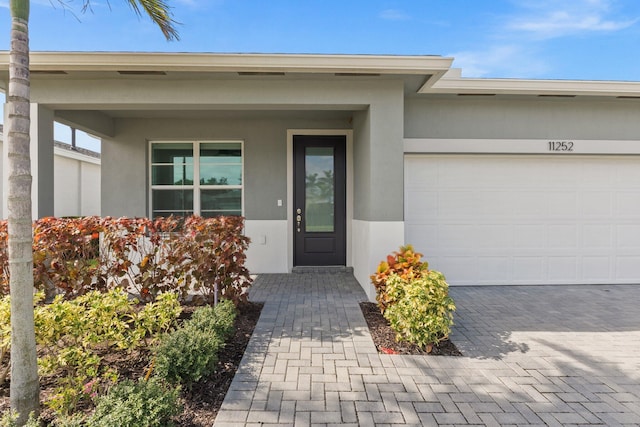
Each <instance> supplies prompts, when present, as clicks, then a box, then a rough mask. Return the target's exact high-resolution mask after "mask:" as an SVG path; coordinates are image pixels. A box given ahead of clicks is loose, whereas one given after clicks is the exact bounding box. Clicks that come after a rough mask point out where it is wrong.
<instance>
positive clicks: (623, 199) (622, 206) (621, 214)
mask: <svg viewBox="0 0 640 427" xmlns="http://www.w3.org/2000/svg"><path fill="white" fill-rule="evenodd" d="M615 197H616V211H615V215H616V216H617V217H618V218H632V217H637V215H638V212H640V197H639V194H638V192H630V191H619V192H617V193H616V195H615Z"/></svg>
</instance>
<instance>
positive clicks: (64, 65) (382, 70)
mask: <svg viewBox="0 0 640 427" xmlns="http://www.w3.org/2000/svg"><path fill="white" fill-rule="evenodd" d="M452 62H453V58H445V57H441V56H429V55H425V56H400V55H398V56H394V55H326V54H322V55H316V54H229V53H160V52H40V51H32V52H31V53H30V65H31V69H32V70H38V71H53V70H61V69H64V70H65V71H141V70H144V71H183V72H189V71H192V72H202V71H205V72H244V71H246V72H285V73H286V72H289V73H367V72H368V73H379V74H433V73H434V72H438V71H446V70H448V69H449V68H450V67H451V64H452ZM8 63H9V53H8V52H6V51H3V52H0V67H2V68H3V69H8Z"/></svg>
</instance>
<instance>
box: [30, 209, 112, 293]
mask: <svg viewBox="0 0 640 427" xmlns="http://www.w3.org/2000/svg"><path fill="white" fill-rule="evenodd" d="M102 226H103V225H102V220H101V219H100V217H96V216H90V217H83V218H64V219H61V218H53V217H47V218H41V219H38V220H37V221H35V222H34V225H33V272H34V284H35V286H36V288H38V289H41V290H44V291H45V292H46V294H47V296H48V297H53V295H55V294H56V293H58V292H63V293H65V294H66V295H67V296H68V297H69V296H75V295H82V294H84V293H86V292H88V291H90V290H93V289H100V290H106V285H107V283H106V280H104V277H103V276H100V275H99V274H98V271H99V269H100V250H99V238H100V232H101V231H102Z"/></svg>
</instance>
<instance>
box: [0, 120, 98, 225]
mask: <svg viewBox="0 0 640 427" xmlns="http://www.w3.org/2000/svg"><path fill="white" fill-rule="evenodd" d="M2 141H3V131H2V125H0V153H1V152H2V150H3V144H2ZM3 163H4V162H1V163H0V176H3V165H2V164H3ZM53 173H54V176H53V187H54V188H53V204H54V207H53V215H55V216H57V217H64V216H87V215H100V153H96V152H95V151H91V150H87V149H84V148H81V147H72V146H71V145H70V144H65V143H63V142H58V141H55V142H54V147H53ZM3 183H4V180H3ZM4 187H5V185H0V199H2V200H5V199H4V197H5V194H6V190H5V188H4ZM3 207H4V204H3V206H0V218H6V216H5V215H4V212H5V211H4V210H3Z"/></svg>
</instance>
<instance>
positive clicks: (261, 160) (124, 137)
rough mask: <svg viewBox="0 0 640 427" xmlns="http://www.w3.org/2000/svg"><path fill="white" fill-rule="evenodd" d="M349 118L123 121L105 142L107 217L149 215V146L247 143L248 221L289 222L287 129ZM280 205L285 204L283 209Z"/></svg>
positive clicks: (339, 125) (344, 125)
mask: <svg viewBox="0 0 640 427" xmlns="http://www.w3.org/2000/svg"><path fill="white" fill-rule="evenodd" d="M350 126H351V125H350V124H349V122H348V119H332V120H313V119H286V120H285V119H252V118H246V119H198V120H189V119H171V120H161V119H122V120H118V122H117V132H118V137H117V139H113V140H103V144H102V147H103V148H102V164H103V168H102V185H103V186H104V188H111V189H117V191H105V192H104V193H103V194H102V207H103V212H102V213H103V215H128V216H146V215H149V211H148V198H149V194H148V160H147V158H148V149H149V141H154V140H155V141H166V140H184V141H189V140H201V141H202V140H209V141H211V140H225V139H227V140H228V139H232V140H243V141H244V179H245V181H244V190H245V191H244V197H245V198H244V206H245V216H246V218H247V219H248V220H286V219H287V215H286V213H287V210H286V209H287V207H286V200H287V129H291V128H293V129H348V128H350ZM277 200H282V201H283V205H282V206H278V205H277Z"/></svg>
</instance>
